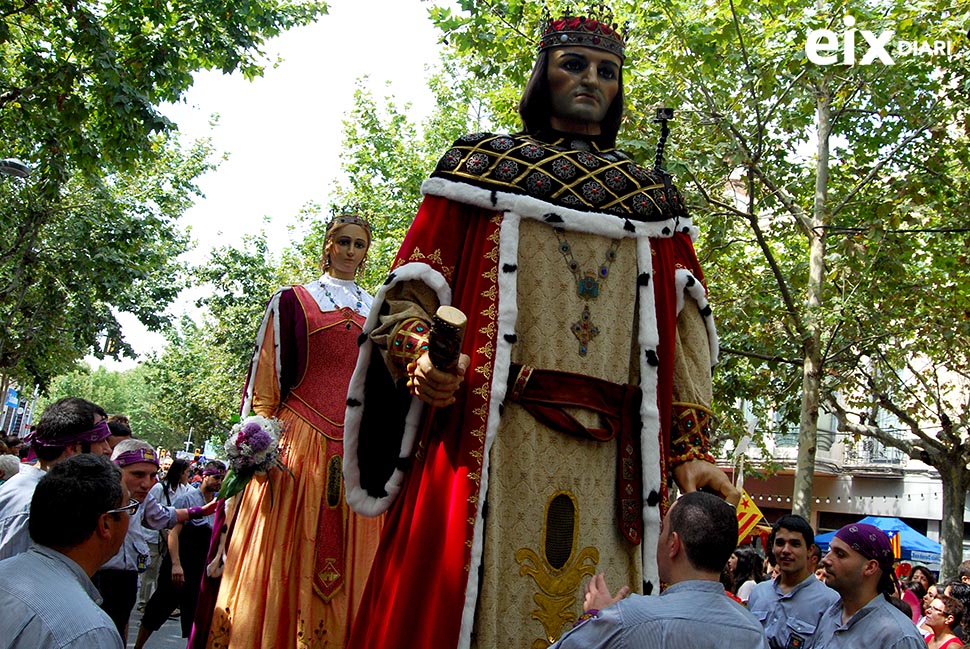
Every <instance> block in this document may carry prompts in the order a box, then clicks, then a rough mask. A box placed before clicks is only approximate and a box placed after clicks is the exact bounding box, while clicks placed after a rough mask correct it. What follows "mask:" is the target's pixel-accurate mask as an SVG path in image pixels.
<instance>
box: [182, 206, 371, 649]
mask: <svg viewBox="0 0 970 649" xmlns="http://www.w3.org/2000/svg"><path fill="white" fill-rule="evenodd" d="M370 241H371V232H370V225H369V224H368V223H367V221H365V220H364V219H363V218H361V217H360V216H357V215H355V214H344V215H341V216H336V217H334V219H333V220H331V221H330V223H329V224H328V225H327V230H326V238H325V243H324V248H323V258H322V260H321V268H322V270H323V275H322V276H321V277H320V278H319V279H318V280H316V281H314V282H311V283H309V284H307V285H304V286H292V287H289V288H285V289H283V290H281V291H279V292H278V293H276V294H275V295H274V296H273V297H272V299H271V300H270V303H269V306H268V307H267V309H266V314H265V316H264V318H263V323H262V325H261V327H260V330H259V333H258V336H257V340H256V343H257V349H256V353H255V354H254V356H253V362H252V366H251V368H250V374H249V380H248V385H247V389H246V397H245V401H244V404H243V414H244V416H245V415H248V414H249V410H250V407H251V409H252V411H254V412H255V413H256V414H259V415H262V416H265V417H276V418H278V419H280V420H281V421H282V422H283V434H282V437H281V440H280V447H281V451H282V455H281V460H282V461H283V463H284V464H285V465H286V467H287V469H288V471H280V470H273V471H270V473H269V474H268V476H259V477H257V478H255V479H254V480H253V481H251V482H250V483H249V484H248V485H247V487H246V489H245V490H244V491H243V492H242V493H241V494H240V495H239V497H238V503H235V504H234V507H235V517H234V520H233V522H232V523H231V527H230V530H229V537H228V541H227V542H226V546H227V550H226V560H225V568H224V572H223V576H222V582H221V585H220V587H219V594H218V597H217V600H216V607H215V612H214V615H213V619H212V621H211V630H210V632H209V646H213V647H253V646H263V647H270V646H272V647H281V648H295V647H297V646H298V644H299V646H318V645H319V646H327V647H331V648H339V647H343V646H344V644H345V641H346V637H347V635H348V631H349V628H350V624H351V622H352V621H353V617H354V613H355V611H356V607H357V605H358V603H359V601H360V595H361V592H362V590H363V587H364V583H365V581H366V579H367V574H368V572H369V570H370V565H371V563H372V561H373V557H374V553H375V551H376V549H377V543H378V539H379V536H380V526H381V519H368V518H363V517H358V516H357V515H356V514H354V513H353V512H351V511H350V509H349V508H348V507H347V504H346V502H345V500H344V488H343V475H342V464H343V420H344V410H345V408H346V400H347V385H348V383H349V381H350V375H351V373H352V371H353V369H354V365H355V363H356V360H357V337H358V336H360V334H361V331H362V325H363V324H364V320H365V318H366V316H367V313H368V312H369V310H370V305H371V303H372V298H371V296H370V295H368V294H367V293H366V292H364V290H363V289H361V287H360V286H358V285H357V283H356V282H355V277H356V276H357V273H358V272H359V271H360V269H361V267H362V265H363V263H364V259H365V257H366V255H367V249H368V247H369V246H370ZM198 632H199V629H198V628H197V629H196V633H198Z"/></svg>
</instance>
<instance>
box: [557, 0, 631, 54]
mask: <svg viewBox="0 0 970 649" xmlns="http://www.w3.org/2000/svg"><path fill="white" fill-rule="evenodd" d="M587 14H588V15H586V16H563V17H562V18H551V17H546V18H545V19H543V21H542V36H541V38H540V39H539V51H540V52H543V51H545V50H548V49H552V48H553V47H565V46H574V47H593V48H596V49H598V50H603V51H606V52H609V53H611V54H616V55H617V56H618V57H620V60H621V61H622V60H623V59H624V58H625V57H624V50H625V49H626V43H625V40H626V33H625V32H626V29H625V28H621V27H619V26H618V25H616V24H615V23H614V22H613V16H612V13H610V12H609V10H608V9H606V8H605V7H601V8H599V10H598V11H596V12H595V13H594V12H587Z"/></svg>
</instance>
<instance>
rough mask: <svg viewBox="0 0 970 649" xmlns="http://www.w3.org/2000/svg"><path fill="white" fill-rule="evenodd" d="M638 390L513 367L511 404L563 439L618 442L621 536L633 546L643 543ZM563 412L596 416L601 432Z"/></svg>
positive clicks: (582, 377)
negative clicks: (571, 410)
mask: <svg viewBox="0 0 970 649" xmlns="http://www.w3.org/2000/svg"><path fill="white" fill-rule="evenodd" d="M640 398H641V392H640V388H639V387H638V386H635V385H627V384H621V383H611V382H610V381H605V380H603V379H597V378H595V377H592V376H585V375H583V374H574V373H572V372H560V371H557V370H537V369H535V368H533V367H529V366H528V365H520V364H518V363H512V365H511V366H510V368H509V382H508V399H509V400H510V401H512V402H514V403H517V404H519V405H520V406H522V408H524V409H525V411H526V412H528V413H529V414H530V415H532V416H533V417H535V418H536V420H538V421H540V422H542V423H543V424H545V425H546V426H548V427H549V428H552V429H553V430H556V431H558V432H560V433H565V434H567V435H572V436H574V437H579V438H581V439H591V440H594V441H597V442H608V441H610V440H612V439H616V442H617V443H616V448H617V471H616V492H617V493H616V495H617V507H618V514H619V525H620V532H622V534H623V536H625V537H626V538H627V540H628V541H630V543H633V544H634V545H636V544H639V543H640V539H642V538H643V516H642V515H641V508H642V502H643V498H642V493H643V476H642V469H641V467H642V462H641V456H640ZM565 408H583V409H585V410H591V411H593V412H595V413H597V414H598V415H599V417H600V421H601V422H602V423H603V426H604V427H603V428H587V427H586V426H584V425H583V424H582V423H580V422H579V421H578V420H577V419H576V418H575V417H573V416H572V415H571V414H569V413H568V412H566V410H565Z"/></svg>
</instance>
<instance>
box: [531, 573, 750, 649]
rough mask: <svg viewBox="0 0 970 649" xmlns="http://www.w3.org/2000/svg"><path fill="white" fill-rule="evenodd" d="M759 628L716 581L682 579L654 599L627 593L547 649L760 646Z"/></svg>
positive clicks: (738, 648) (739, 648)
mask: <svg viewBox="0 0 970 649" xmlns="http://www.w3.org/2000/svg"><path fill="white" fill-rule="evenodd" d="M767 646H768V645H767V643H766V642H765V634H764V630H763V629H762V628H761V625H760V624H758V621H757V620H756V619H754V617H753V616H752V615H751V614H750V613H748V611H746V610H745V609H744V607H743V606H741V605H740V604H738V603H737V602H735V601H734V600H733V599H731V598H730V597H728V596H727V595H725V594H724V587H723V586H722V585H721V584H720V583H719V582H716V581H703V580H692V581H682V582H680V583H677V584H674V585H673V586H670V587H669V588H667V590H665V591H664V592H663V593H661V595H660V596H659V597H644V596H642V595H630V596H629V597H627V598H626V599H623V600H620V601H619V602H617V603H616V604H614V605H613V606H610V607H609V608H605V609H603V610H602V611H600V612H599V614H598V615H597V616H596V617H594V618H593V619H591V620H589V621H587V622H584V623H583V624H581V625H579V626H578V627H576V628H575V629H572V630H571V631H569V632H567V633H566V634H565V635H563V636H562V637H561V638H560V639H559V642H557V643H556V644H554V645H552V647H550V649H553V648H555V649H571V648H579V647H582V648H583V649H597V648H605V647H623V648H624V649H625V648H633V647H649V648H650V649H711V648H712V647H724V648H725V649H728V648H729V649H765V647H767Z"/></svg>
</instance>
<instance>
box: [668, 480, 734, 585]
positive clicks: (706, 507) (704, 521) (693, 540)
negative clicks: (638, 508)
mask: <svg viewBox="0 0 970 649" xmlns="http://www.w3.org/2000/svg"><path fill="white" fill-rule="evenodd" d="M668 523H669V524H670V531H671V532H677V534H678V536H680V539H681V542H682V543H683V545H684V549H685V551H686V553H687V560H688V561H689V562H690V564H691V565H692V566H693V567H694V568H695V569H697V570H703V571H705V572H712V573H715V574H720V572H721V569H722V568H724V564H726V563H727V560H728V558H730V556H731V553H732V552H733V551H734V548H736V547H737V545H738V518H737V513H736V512H735V509H734V507H732V506H731V505H729V504H727V503H726V502H724V501H723V500H721V499H720V498H718V497H717V496H715V495H713V494H709V493H704V492H703V491H693V492H691V493H687V494H684V495H683V496H681V497H680V498H678V499H677V502H676V503H675V504H674V506H673V509H671V511H670V515H669V516H668Z"/></svg>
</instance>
